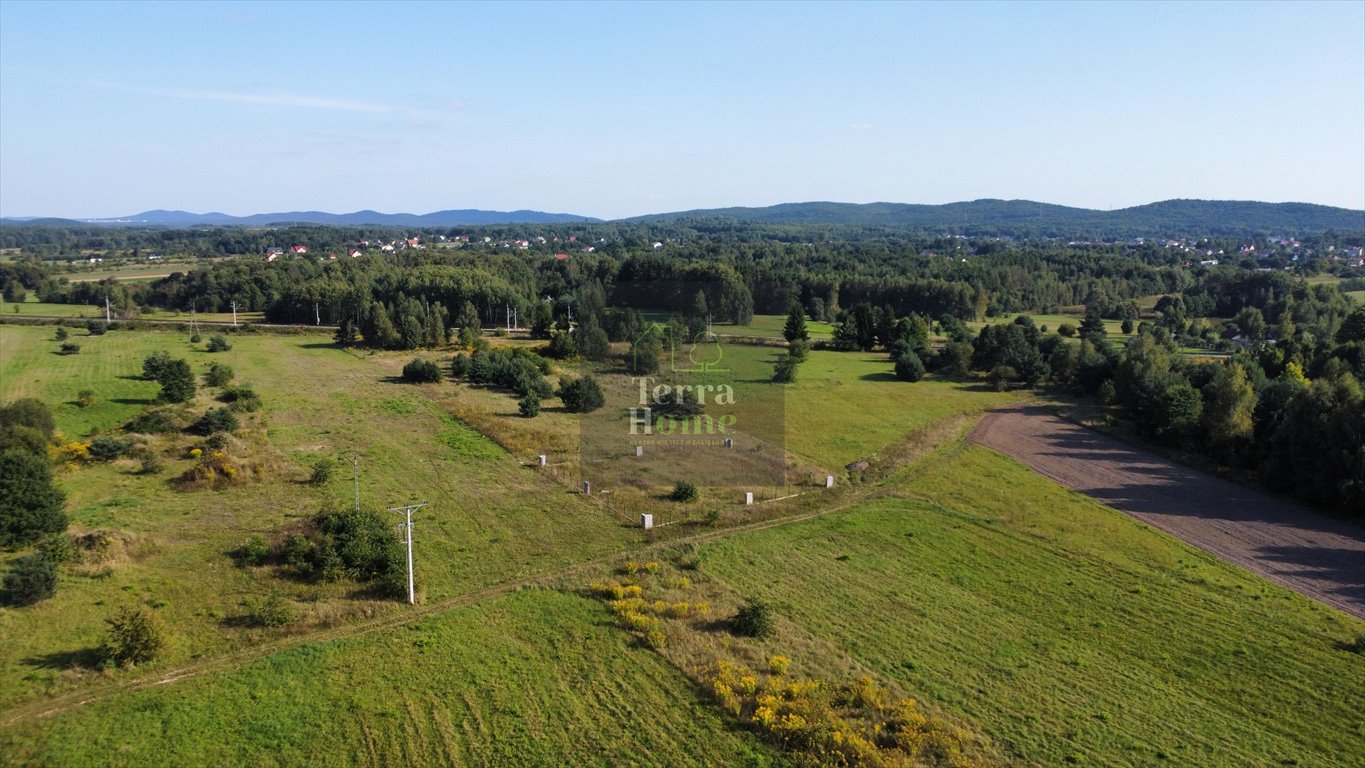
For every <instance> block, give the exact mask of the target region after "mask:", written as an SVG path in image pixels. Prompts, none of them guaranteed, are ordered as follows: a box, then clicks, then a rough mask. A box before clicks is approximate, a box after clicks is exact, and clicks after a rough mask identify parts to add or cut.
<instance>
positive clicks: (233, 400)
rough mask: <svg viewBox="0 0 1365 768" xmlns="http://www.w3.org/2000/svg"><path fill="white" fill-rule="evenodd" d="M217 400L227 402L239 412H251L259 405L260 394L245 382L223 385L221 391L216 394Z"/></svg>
mask: <svg viewBox="0 0 1365 768" xmlns="http://www.w3.org/2000/svg"><path fill="white" fill-rule="evenodd" d="M218 400H219V401H220V402H224V403H228V405H229V407H230V408H232V410H234V411H238V412H239V413H251V412H252V411H256V410H259V409H260V407H261V396H260V395H258V394H256V390H254V389H252V388H251V387H248V386H246V385H245V384H238V385H235V386H229V387H223V391H222V393H220V394H219V395H218Z"/></svg>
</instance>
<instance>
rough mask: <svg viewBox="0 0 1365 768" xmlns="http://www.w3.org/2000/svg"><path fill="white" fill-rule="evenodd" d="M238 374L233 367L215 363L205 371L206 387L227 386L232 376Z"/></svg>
mask: <svg viewBox="0 0 1365 768" xmlns="http://www.w3.org/2000/svg"><path fill="white" fill-rule="evenodd" d="M235 375H236V374H235V373H234V372H233V370H232V368H231V367H230V366H227V365H223V364H222V363H213V364H211V365H210V366H209V369H208V371H206V372H205V373H204V386H206V387H225V386H227V383H228V382H229V381H232V377H233V376H235Z"/></svg>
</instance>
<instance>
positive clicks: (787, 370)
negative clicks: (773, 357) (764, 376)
mask: <svg viewBox="0 0 1365 768" xmlns="http://www.w3.org/2000/svg"><path fill="white" fill-rule="evenodd" d="M797 365H798V363H797V360H796V358H795V357H792V356H791V355H790V354H787V353H786V352H783V353H782V354H780V355H778V356H777V363H776V364H775V365H774V366H773V381H775V382H777V383H778V384H791V383H793V382H795V381H796V367H797Z"/></svg>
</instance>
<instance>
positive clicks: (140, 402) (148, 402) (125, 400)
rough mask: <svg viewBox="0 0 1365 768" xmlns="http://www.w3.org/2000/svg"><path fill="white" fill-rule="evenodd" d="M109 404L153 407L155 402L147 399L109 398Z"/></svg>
mask: <svg viewBox="0 0 1365 768" xmlns="http://www.w3.org/2000/svg"><path fill="white" fill-rule="evenodd" d="M109 402H111V403H118V404H119V405H153V404H155V403H156V400H153V399H151V398H147V397H115V398H111V399H110V400H109Z"/></svg>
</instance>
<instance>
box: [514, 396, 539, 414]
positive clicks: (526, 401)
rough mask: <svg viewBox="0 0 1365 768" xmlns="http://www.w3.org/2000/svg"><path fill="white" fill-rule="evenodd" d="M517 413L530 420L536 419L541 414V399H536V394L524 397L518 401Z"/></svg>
mask: <svg viewBox="0 0 1365 768" xmlns="http://www.w3.org/2000/svg"><path fill="white" fill-rule="evenodd" d="M517 411H518V412H520V413H521V415H522V416H525V417H526V418H528V419H530V418H534V417H535V415H536V414H538V413H540V398H539V397H536V395H535V393H530V394H527V395H525V396H523V397H522V398H521V399H520V400H518V401H517Z"/></svg>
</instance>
